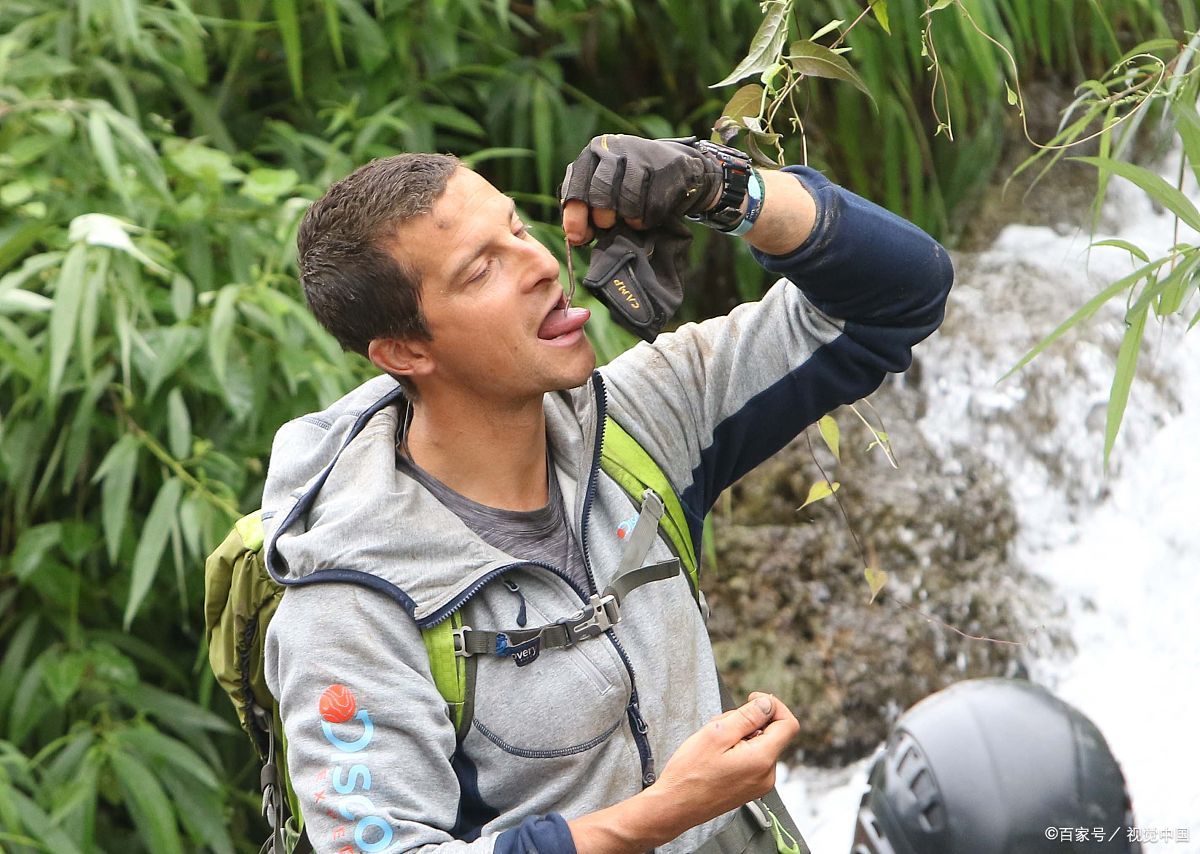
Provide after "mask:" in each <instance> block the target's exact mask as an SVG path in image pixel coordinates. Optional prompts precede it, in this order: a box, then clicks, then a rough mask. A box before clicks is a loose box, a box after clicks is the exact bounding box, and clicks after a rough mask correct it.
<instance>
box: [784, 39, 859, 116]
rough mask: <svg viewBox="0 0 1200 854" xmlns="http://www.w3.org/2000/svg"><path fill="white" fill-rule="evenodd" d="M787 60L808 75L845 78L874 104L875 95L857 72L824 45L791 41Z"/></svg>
mask: <svg viewBox="0 0 1200 854" xmlns="http://www.w3.org/2000/svg"><path fill="white" fill-rule="evenodd" d="M788 61H789V62H791V63H792V68H794V69H796V71H798V72H799V73H801V74H807V75H808V76H809V77H828V78H832V79H834V80H845V81H846V82H847V83H850V84H852V85H853V86H854V87H855V88H856V89H858V90H859V91H860V92H862V93H863V94H865V95H866V96H867V97H868V98H870V99H871V104H872V105H875V96H874V95H872V94H871V90H870V89H868V88H867V84H866V83H864V82H863V79H862V78H861V77H860V76H859V75H858V72H857V71H855V70H854V69H853V68H851V67H850V63H848V62H847V61H846V60H845V58H844V57H842V56H840V55H838V54H836V53H834V52H833V51H832V50H830V49H829V48H827V47H825V46H824V45H819V44H817V43H816V42H810V41H796V42H792V48H791V54H790V55H789V56H788ZM876 106H877V105H876Z"/></svg>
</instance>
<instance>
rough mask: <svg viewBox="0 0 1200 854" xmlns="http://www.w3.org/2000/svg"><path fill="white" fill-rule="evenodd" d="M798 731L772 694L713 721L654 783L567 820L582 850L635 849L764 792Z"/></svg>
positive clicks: (616, 852) (629, 852) (631, 852)
mask: <svg viewBox="0 0 1200 854" xmlns="http://www.w3.org/2000/svg"><path fill="white" fill-rule="evenodd" d="M799 731H800V724H799V723H797V721H796V716H795V715H793V714H792V713H791V711H790V710H789V709H788V708H787V706H785V705H784V704H783V703H781V702H779V700H777V699H775V698H774V697H772V696H771V695H770V694H760V693H758V692H755V693H752V694H751V695H750V702H748V703H746V705H744V706H741V707H739V708H736V709H733V710H732V711H728V712H725V714H723V715H719V716H718V717H715V718H713V719H712V720H711V721H709V722H708V723H707V724H705V725H704V726H703V727H701V728H700V730H699V731H698V732H695V733H693V734H692V735H691V736H689V737H688V738H687V739H686V740H685V741H684V742H683V744H681V745H679V749H678V750H676V751H675V755H674V756H672V757H671V759H670V761H669V762H667V764H666V767H665V768H663V770H662V774H661V775H659V778H658V781H657V782H655V783H654V785H652V786H651V787H650V788H648V789H644V790H643V791H641V792H639V793H638V794H636V795H634V796H633V797H631V798H628V799H626V800H624V801H621V802H619V803H616V804H614V805H613V806H611V807H607V808H605V809H602V810H599V811H597V812H594V813H590V814H588V815H585V816H581V817H579V818H574V819H571V820H570V821H569V822H568V823H567V824H568V826H569V827H570V829H571V836H572V838H573V839H574V841H575V850H576V851H578V852H579V854H635V853H636V852H643V851H648V850H650V849H652V848H657V847H659V846H660V845H665V844H666V843H667V842H669V841H670V840H672V839H674V838H675V837H677V836H679V834H681V833H683V832H684V831H685V830H687V829H688V828H691V827H696V826H697V825H701V824H703V823H704V822H706V821H711V820H712V819H714V818H716V817H717V816H719V815H723V814H724V813H727V812H729V811H730V810H731V809H735V808H736V807H740V806H741V805H742V804H745V803H748V802H749V801H752V800H754V799H755V798H759V797H762V796H763V795H765V794H766V793H767V792H769V791H770V790H771V787H772V786H774V785H775V763H776V762H778V761H779V756H780V754H782V753H783V750H784V748H785V747H787V745H788V742H790V741H791V740H792V739H793V738H794V737H795V736H796V733H798V732H799Z"/></svg>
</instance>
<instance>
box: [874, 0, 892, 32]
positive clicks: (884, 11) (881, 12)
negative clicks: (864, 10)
mask: <svg viewBox="0 0 1200 854" xmlns="http://www.w3.org/2000/svg"><path fill="white" fill-rule="evenodd" d="M871 13H872V14H874V15H875V20H877V21H878V22H879V26H881V27H883V31H884V32H885V33H887V34H888V35H889V36H890V35H891V34H892V27H891V25H890V24H889V23H888V5H887V0H871Z"/></svg>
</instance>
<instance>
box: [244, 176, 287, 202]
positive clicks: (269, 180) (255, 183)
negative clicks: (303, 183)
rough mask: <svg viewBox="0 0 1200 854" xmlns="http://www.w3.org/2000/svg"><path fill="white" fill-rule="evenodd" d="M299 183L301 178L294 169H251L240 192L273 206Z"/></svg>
mask: <svg viewBox="0 0 1200 854" xmlns="http://www.w3.org/2000/svg"><path fill="white" fill-rule="evenodd" d="M299 183H300V176H299V175H297V174H296V171H295V170H294V169H265V168H259V169H251V170H250V172H249V173H248V174H247V175H246V180H245V181H243V182H242V187H241V189H240V190H239V192H240V193H241V194H242V195H244V196H249V197H250V198H252V199H255V200H257V201H260V202H262V203H263V204H271V203H272V202H274V201H275V200H277V199H279V198H280V197H281V196H286V195H287V194H288V193H290V192H291V191H292V190H294V189H295V188H296V185H297V184H299Z"/></svg>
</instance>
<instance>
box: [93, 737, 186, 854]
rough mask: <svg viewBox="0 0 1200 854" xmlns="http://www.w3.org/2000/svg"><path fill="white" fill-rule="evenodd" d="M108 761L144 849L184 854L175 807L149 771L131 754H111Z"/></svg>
mask: <svg viewBox="0 0 1200 854" xmlns="http://www.w3.org/2000/svg"><path fill="white" fill-rule="evenodd" d="M109 762H110V763H111V766H112V770H113V775H114V776H115V777H116V778H117V783H118V785H119V786H120V787H121V792H122V793H123V795H124V799H123V800H124V802H125V805H126V806H127V807H128V808H129V813H130V815H131V816H132V817H133V823H134V825H135V826H136V827H137V829H138V833H139V834H140V835H141V837H142V840H143V841H144V843H145V846H146V848H147V850H149V851H153V852H155V854H183V843H182V841H181V840H180V838H179V828H178V826H177V825H176V823H175V808H174V807H173V806H172V805H171V802H170V800H168V799H167V793H166V792H164V791H163V788H162V786H161V785H160V784H159V782H158V780H157V779H156V778H155V776H154V775H153V774H152V773H151V772H150V769H148V768H147V767H146V766H145V765H143V764H142V763H141V762H140V761H139V760H138V759H137V758H136V757H134V756H133V755H131V754H129V753H125V752H123V751H119V750H118V751H115V752H113V754H112V755H111V756H110V757H109ZM181 806H182V805H181Z"/></svg>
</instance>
